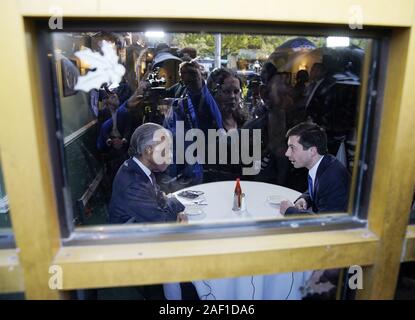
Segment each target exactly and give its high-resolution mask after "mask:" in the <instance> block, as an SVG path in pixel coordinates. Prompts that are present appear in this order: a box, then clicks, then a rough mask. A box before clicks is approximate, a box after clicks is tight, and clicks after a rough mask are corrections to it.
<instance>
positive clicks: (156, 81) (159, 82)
mask: <svg viewBox="0 0 415 320" xmlns="http://www.w3.org/2000/svg"><path fill="white" fill-rule="evenodd" d="M159 73H160V68H159V67H157V68H154V70H153V71H152V72H150V73H149V75H148V77H147V81H148V82H149V83H150V88H151V89H153V88H158V87H165V85H166V79H164V77H160V74H159Z"/></svg>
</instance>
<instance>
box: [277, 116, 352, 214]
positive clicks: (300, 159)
mask: <svg viewBox="0 0 415 320" xmlns="http://www.w3.org/2000/svg"><path fill="white" fill-rule="evenodd" d="M286 137H287V138H288V149H287V152H286V153H285V155H286V156H287V157H288V159H289V160H290V161H291V163H292V164H293V166H294V167H295V168H303V167H305V168H307V169H308V170H309V171H308V190H307V192H305V193H303V194H302V195H301V196H300V197H299V198H298V199H297V200H296V201H295V203H294V204H293V203H291V202H290V201H282V202H281V206H280V212H281V213H282V214H296V213H306V212H314V213H321V212H339V211H340V212H342V211H346V210H347V203H348V196H349V185H350V175H349V173H348V171H347V170H346V168H345V167H344V166H343V165H342V164H341V163H340V162H339V161H338V160H337V159H336V158H335V157H333V156H332V155H329V154H327V136H326V133H325V131H324V129H323V128H321V127H319V126H318V125H316V124H314V123H306V122H303V123H300V124H298V125H296V126H295V127H293V128H291V129H290V130H288V132H287V135H286Z"/></svg>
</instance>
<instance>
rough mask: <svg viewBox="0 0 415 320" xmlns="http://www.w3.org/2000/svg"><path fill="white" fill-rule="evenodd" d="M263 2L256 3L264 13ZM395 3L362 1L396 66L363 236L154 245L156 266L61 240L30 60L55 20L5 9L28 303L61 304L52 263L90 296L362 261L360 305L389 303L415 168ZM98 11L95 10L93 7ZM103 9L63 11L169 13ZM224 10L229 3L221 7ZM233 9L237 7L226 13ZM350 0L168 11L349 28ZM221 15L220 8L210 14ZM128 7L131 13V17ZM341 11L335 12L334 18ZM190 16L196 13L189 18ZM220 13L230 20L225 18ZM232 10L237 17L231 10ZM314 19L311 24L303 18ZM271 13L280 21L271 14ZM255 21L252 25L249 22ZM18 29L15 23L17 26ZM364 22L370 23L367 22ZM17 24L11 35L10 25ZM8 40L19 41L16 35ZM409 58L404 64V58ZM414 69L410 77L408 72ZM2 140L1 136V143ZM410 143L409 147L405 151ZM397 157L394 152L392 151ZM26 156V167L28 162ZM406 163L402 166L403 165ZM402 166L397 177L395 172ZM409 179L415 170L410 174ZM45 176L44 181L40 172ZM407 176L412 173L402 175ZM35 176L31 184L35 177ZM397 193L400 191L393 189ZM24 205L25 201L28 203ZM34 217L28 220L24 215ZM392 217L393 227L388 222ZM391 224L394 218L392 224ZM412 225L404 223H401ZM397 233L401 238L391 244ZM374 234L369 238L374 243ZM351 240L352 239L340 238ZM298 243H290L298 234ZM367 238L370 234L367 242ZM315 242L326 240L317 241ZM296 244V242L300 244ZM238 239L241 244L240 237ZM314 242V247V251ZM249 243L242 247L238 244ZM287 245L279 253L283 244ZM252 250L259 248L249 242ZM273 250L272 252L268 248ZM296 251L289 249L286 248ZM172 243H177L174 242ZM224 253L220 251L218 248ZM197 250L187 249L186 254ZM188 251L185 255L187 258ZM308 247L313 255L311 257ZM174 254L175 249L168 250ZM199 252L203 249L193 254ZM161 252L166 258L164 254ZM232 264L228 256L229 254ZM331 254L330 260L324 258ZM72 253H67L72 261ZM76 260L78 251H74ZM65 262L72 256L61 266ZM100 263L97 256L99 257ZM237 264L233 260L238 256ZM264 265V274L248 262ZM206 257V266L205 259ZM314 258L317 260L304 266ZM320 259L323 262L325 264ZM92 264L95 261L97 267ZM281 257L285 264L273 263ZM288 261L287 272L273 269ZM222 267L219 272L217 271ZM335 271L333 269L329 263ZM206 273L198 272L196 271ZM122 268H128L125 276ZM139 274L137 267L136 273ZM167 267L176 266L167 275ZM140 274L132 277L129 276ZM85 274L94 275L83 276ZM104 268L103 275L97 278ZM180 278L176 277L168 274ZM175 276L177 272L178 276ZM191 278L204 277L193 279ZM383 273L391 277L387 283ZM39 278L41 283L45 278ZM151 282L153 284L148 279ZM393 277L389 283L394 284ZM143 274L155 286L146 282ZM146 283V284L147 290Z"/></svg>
mask: <svg viewBox="0 0 415 320" xmlns="http://www.w3.org/2000/svg"><path fill="white" fill-rule="evenodd" d="M265 2H266V1H264V2H261V3H259V5H261V4H262V5H266V4H265ZM398 2H399V4H396V7H395V9H396V14H395V15H391V14H390V12H389V10H388V6H386V5H384V6H380V5H379V4H378V3H376V4H375V3H373V2H372V3H371V2H370V1H362V3H363V4H362V5H363V7H364V9H365V12H366V13H367V20H366V21H367V24H368V25H377V26H388V27H391V28H392V35H391V44H390V49H389V51H388V55H389V61H392V63H389V64H388V67H387V74H388V75H389V76H388V77H387V79H386V84H385V98H384V105H386V106H387V108H384V110H383V114H382V121H381V124H380V127H379V132H380V134H379V142H378V152H377V154H376V160H375V168H374V181H373V182H372V187H371V194H370V199H369V203H368V212H369V215H368V226H367V228H364V229H356V230H346V231H321V232H311V233H302V234H301V235H302V237H301V241H298V240H297V241H294V242H292V240H294V239H292V238H291V237H290V235H288V234H282V235H273V236H257V237H256V238H255V240H257V241H255V243H254V244H252V246H253V247H252V246H251V247H249V248H246V249H244V248H242V249H241V251H239V252H236V251H235V248H234V247H232V243H229V241H226V240H224V241H225V242H226V243H227V248H226V249H227V250H228V251H226V250H225V251H222V252H219V251H218V250H219V249H218V246H217V245H218V244H219V243H218V242H217V241H218V240H197V241H194V242H192V244H191V245H190V246H189V243H188V242H186V241H177V242H176V243H175V245H177V246H178V249H179V250H178V253H176V254H175V255H173V254H172V253H171V252H170V251H171V247H170V248H169V246H168V245H167V244H166V243H161V244H157V245H155V244H153V245H152V246H153V247H152V250H156V251H157V250H159V255H158V257H157V258H153V259H151V258H150V259H147V258H142V257H141V258H140V257H139V256H137V251H136V249H137V248H138V247H139V246H140V245H138V244H132V245H103V246H92V245H91V246H80V247H76V248H75V249H76V250H78V251H77V253H76V255H77V257H74V256H72V258H71V253H70V252H69V249H70V248H69V247H62V246H61V235H60V232H59V224H58V218H57V216H58V214H57V212H58V205H57V203H56V202H57V200H56V198H55V194H54V192H53V179H52V174H51V172H50V168H51V166H52V164H51V163H50V159H49V157H48V154H49V150H50V146H49V145H48V144H45V143H44V141H47V139H46V138H47V134H46V132H45V122H44V119H43V111H42V110H43V109H42V107H41V106H42V99H41V97H40V87H39V82H38V81H37V75H39V74H40V72H39V69H38V68H37V65H36V57H33V52H36V50H35V51H33V49H35V48H36V45H37V43H36V39H35V38H34V30H35V28H34V26H33V21H32V19H31V18H33V17H34V16H43V17H47V16H48V14H49V13H48V9H49V8H48V6H47V4H46V3H40V4H36V6H35V5H34V4H33V3H29V2H20V1H19V2H18V1H9V2H6V4H5V8H4V9H5V10H4V12H6V13H7V15H5V19H2V20H1V26H2V31H1V32H2V33H4V34H5V35H7V36H6V37H5V38H7V39H10V43H11V45H12V47H14V48H15V49H16V50H17V55H16V52H13V53H10V52H2V53H1V55H0V56H1V57H2V58H3V59H1V60H0V61H2V63H3V61H14V59H15V60H17V61H19V64H17V65H15V68H14V70H11V69H10V68H4V70H5V77H6V78H9V79H15V80H16V82H17V83H18V84H20V86H16V87H19V88H20V89H26V90H23V93H21V94H20V96H19V95H15V99H10V105H9V106H11V107H15V109H16V110H13V108H11V109H10V110H8V115H9V118H8V119H7V120H8V121H5V120H0V121H1V122H0V123H1V125H0V130H1V131H0V133H1V134H0V139H1V140H0V142H1V146H2V152H3V154H4V156H3V154H2V159H3V164H4V168H3V169H4V174H5V183H6V188H7V190H8V193H9V195H10V204H11V215H12V219H13V221H14V225H13V230H14V233H15V237H16V242H17V245H18V247H19V249H20V252H19V256H20V257H21V261H22V262H21V265H22V269H23V277H24V281H25V286H26V297H27V298H29V299H30V298H58V297H59V296H60V292H59V291H56V290H50V289H49V288H48V286H47V283H48V277H49V275H48V274H47V273H46V272H45V271H44V270H45V268H47V267H48V266H49V265H50V264H53V263H56V262H59V263H62V266H63V269H64V274H65V276H64V288H63V289H64V290H65V289H68V288H86V287H91V285H93V286H101V285H105V286H106V285H127V284H139V283H157V282H163V281H167V280H169V281H174V280H192V279H194V278H195V277H196V276H202V277H205V276H206V277H212V276H213V275H214V274H211V273H209V271H210V270H212V268H213V267H214V266H215V265H219V266H220V270H219V274H215V276H216V275H218V276H236V275H242V274H255V273H266V272H267V273H273V272H282V270H285V269H284V268H290V270H287V271H297V270H298V271H300V270H303V268H305V267H310V268H313V269H318V268H325V267H342V266H347V265H351V264H355V263H362V264H363V265H367V266H368V267H367V268H366V269H365V278H367V281H368V282H367V283H365V284H367V286H366V285H365V290H363V291H362V294H361V295H360V297H371V298H376V297H378V298H388V297H391V296H392V295H393V292H394V286H395V281H394V279H393V275H394V274H397V272H396V268H397V265H398V264H399V258H400V250H401V248H402V240H403V237H404V233H405V232H404V231H405V230H406V224H407V220H408V216H409V212H406V211H405V210H404V209H405V208H406V207H407V206H406V204H407V203H409V201H410V200H409V199H411V198H412V191H413V181H414V179H413V178H414V170H408V169H407V168H411V169H413V168H412V166H413V161H411V160H412V159H411V157H410V155H405V154H404V153H403V152H402V151H405V150H411V147H412V149H413V148H414V147H415V145H414V144H415V143H414V142H413V141H407V140H406V139H405V137H407V136H410V133H411V128H413V127H414V120H413V117H411V115H412V114H413V111H412V110H411V109H410V108H411V106H412V105H413V102H414V94H413V93H412V91H413V89H412V88H413V87H414V84H415V78H414V75H413V72H412V74H411V72H410V70H413V67H414V66H415V57H414V56H413V55H411V54H409V53H412V52H413V50H415V35H414V31H413V30H414V26H415V22H414V21H413V18H412V16H411V14H412V12H413V11H414V7H413V4H412V3H408V2H407V1H403V0H401V1H398ZM94 3H95V4H96V3H97V2H94ZM99 3H100V4H101V6H100V9H99V11H98V12H96V11H95V8H96V7H94V4H91V3H90V4H88V5H87V6H88V7H86V8H85V7H84V8H71V7H70V2H67V3H64V5H65V10H67V11H66V13H68V14H69V15H71V16H75V17H88V16H97V17H109V18H111V17H112V18H121V17H122V16H124V15H125V16H129V17H136V18H140V17H141V18H142V17H149V16H150V17H165V16H168V15H169V12H168V11H167V9H168V8H169V7H168V6H167V5H166V6H160V7H157V10H155V8H154V7H152V6H151V4H145V3H140V7H141V8H138V7H137V3H136V2H134V1H128V0H123V1H121V3H120V2H117V5H116V6H115V4H111V3H110V1H99ZM184 4H187V5H189V6H188V7H187V8H193V7H192V6H191V5H190V1H184ZM223 5H225V4H223ZM229 5H234V7H233V8H234V9H235V8H237V7H238V6H235V3H233V2H232V1H230V2H229V3H226V6H229ZM301 5H303V6H304V8H306V9H307V8H309V9H312V8H311V7H310V6H312V4H309V3H308V2H307V1H302V2H301ZM348 5H349V2H348V1H339V2H336V3H332V2H330V1H324V4H323V5H321V10H319V11H318V12H315V11H313V10H298V6H299V4H298V3H296V4H295V5H294V4H292V3H284V4H280V7H279V8H278V9H279V10H266V11H265V15H262V16H259V14H258V13H256V12H253V13H252V15H250V12H249V11H245V10H247V9H248V8H241V9H239V10H235V12H234V13H232V14H229V15H223V14H222V13H219V12H214V11H213V9H209V10H207V11H205V12H202V13H200V12H198V11H197V10H196V9H190V11H187V12H184V11H183V10H176V11H175V12H173V13H171V14H173V15H175V16H176V17H180V16H181V15H182V16H185V17H186V16H193V17H195V18H199V19H201V18H206V17H209V18H211V19H215V18H216V19H225V20H249V19H251V20H257V21H260V20H266V19H269V20H270V21H284V22H292V23H298V22H314V23H316V24H321V25H324V24H326V25H327V24H330V23H338V24H340V23H347V17H343V16H342V15H339V14H338V13H336V14H332V15H330V14H328V13H329V12H331V11H330V10H333V12H338V11H341V10H340V9H342V8H343V9H345V11H347V8H348V7H347V6H348ZM212 7H213V8H215V6H212ZM122 8H129V9H128V10H126V9H122ZM131 8H135V9H140V10H137V11H135V12H145V14H134V13H132V12H134V10H131ZM336 9H337V10H338V11H336ZM192 10H193V11H192ZM220 12H224V11H223V10H221V11H220ZM229 12H232V11H231V10H230V11H229ZM309 12H313V16H312V17H311V18H310V17H308V16H307V14H306V13H309ZM271 14H273V15H274V16H272V15H271ZM248 16H250V17H251V18H249V19H248V18H246V17H248ZM16 21H18V22H17V25H16ZM365 23H366V22H365ZM11 26H13V27H11ZM10 35H13V36H12V37H10ZM402 53H403V55H404V56H402ZM406 71H407V72H406ZM16 92H18V91H17V88H10V92H9V93H7V94H8V95H10V94H11V93H16ZM22 111H23V112H25V114H26V116H27V117H25V118H23V119H21V117H19V115H20V113H21V112H22ZM19 121H20V126H22V130H23V132H22V133H21V134H19V135H18V136H16V137H15V139H14V140H13V141H11V140H10V139H6V138H9V137H10V135H9V134H8V130H13V128H15V127H18V123H19ZM3 137H4V138H3ZM27 144H28V145H29V147H27V148H26V149H25V150H19V146H21V145H27ZM408 144H409V145H408ZM391 150H393V151H394V152H391ZM27 158H29V159H27ZM399 164H400V166H399ZM395 165H397V169H396V170H393V169H394V166H395ZM408 171H409V172H408ZM40 173H41V174H40ZM404 173H406V175H405V176H404ZM15 176H19V177H20V178H22V179H26V180H28V181H31V182H30V183H28V184H26V185H20V184H18V183H17V182H14V181H15V180H14V179H12V177H15ZM28 178H29V179H28ZM407 189H408V190H407ZM396 190H399V191H396ZM390 192H392V194H393V195H394V197H393V199H392V200H391V201H388V199H387V195H388V194H389V193H390ZM22 198H25V200H26V201H22V200H21V199H22ZM28 211H29V212H31V213H32V215H33V216H27V214H26V213H27V212H28ZM390 216H392V217H393V218H396V219H392V218H390ZM387 217H388V219H387ZM404 218H405V219H406V220H405V221H404V222H403V219H404ZM359 232H360V233H359ZM395 233H397V234H398V235H399V236H394V235H395ZM373 234H374V235H375V236H373V238H372V235H373ZM342 235H343V236H345V237H346V236H347V237H350V238H347V239H346V238H344V237H343V238H342ZM291 236H292V235H291ZM365 236H366V237H367V236H369V237H370V240H367V238H365ZM317 237H318V239H319V242H318V241H317ZM297 238H299V237H297ZM238 239H239V240H241V238H238ZM242 239H243V240H245V241H249V240H252V238H250V237H246V238H242ZM312 239H314V242H313V241H311V243H308V242H309V241H310V240H312ZM34 240H36V241H37V244H38V245H37V246H36V247H33V241H34ZM200 241H204V242H203V245H204V246H205V250H204V251H203V252H202V253H201V252H200V251H199V252H197V249H198V245H201V244H202V243H201V242H200ZM241 241H242V240H241ZM281 241H282V243H284V241H286V242H285V246H284V245H281V246H278V245H277V244H278V243H281ZM251 242H252V241H251ZM267 243H271V247H269V246H267V245H266V244H267ZM288 244H290V245H288ZM170 245H171V244H170ZM220 245H221V246H222V243H221V244H220ZM189 247H190V248H189ZM186 248H187V250H185V249H186ZM310 248H311V249H310ZM328 248H330V250H329V252H330V254H334V256H336V257H337V258H340V257H342V258H341V259H335V260H331V261H330V262H329V263H328V262H327V261H324V260H321V258H324V257H327V249H328ZM119 249H125V250H126V252H127V251H128V255H127V256H123V257H121V258H120V259H116V257H117V252H119V251H118V250H119ZM169 249H170V251H169ZM195 249H196V250H195ZM163 250H164V251H163ZM232 252H233V254H230V256H231V258H232V259H230V258H228V257H227V255H228V254H229V253H232ZM325 252H326V255H324V253H325ZM103 253H109V254H111V253H112V254H114V258H107V259H99V255H100V254H103ZM68 254H69V255H68ZM73 254H75V253H73ZM359 254H367V257H368V258H366V259H362V260H364V261H361V260H359ZM62 257H65V259H64V260H65V261H63V259H62ZM94 257H95V258H94ZM236 257H237V258H239V259H234V258H236ZM258 257H260V260H259V261H260V262H262V264H261V266H264V267H263V268H258V266H254V265H252V263H249V260H250V259H251V260H255V258H258ZM201 258H203V259H201ZM308 258H310V262H307V263H308V264H306V263H305V261H306V260H307V259H308ZM318 258H320V260H319V259H318ZM94 259H95V260H94ZM276 259H281V260H276ZM273 261H274V262H275V261H284V263H281V264H275V263H272V262H273ZM220 263H222V264H220ZM328 264H329V265H328ZM149 266H153V268H154V267H155V266H156V267H158V266H161V267H162V268H160V270H159V271H157V272H155V273H154V269H151V270H150V271H151V272H150V271H147V270H145V269H143V268H142V267H149ZM199 266H200V267H201V268H200V269H198V267H199ZM121 267H122V269H121ZM133 267H134V268H133ZM167 267H169V268H167ZM131 268H133V269H131ZM85 270H87V272H84V271H85ZM97 270H98V271H97ZM116 270H118V271H117V272H120V270H125V271H131V270H134V273H133V274H131V275H129V273H128V272H127V273H125V274H124V273H123V278H122V279H121V278H117V279H114V280H113V281H112V280H111V279H110V278H111V273H110V271H116ZM166 270H175V272H171V274H170V275H169V274H166V273H165V272H164V273H162V272H161V271H166ZM176 270H177V271H176ZM190 270H192V271H193V270H200V271H197V272H198V274H196V273H191V272H190ZM385 270H388V272H386V273H387V274H388V277H385V275H384V274H386V273H385ZM39 274H41V275H42V276H40V277H39V276H38V275H39ZM151 274H153V276H151ZM391 275H392V276H391ZM146 276H148V279H147V280H146V278H145V277H146ZM146 281H147V282H146Z"/></svg>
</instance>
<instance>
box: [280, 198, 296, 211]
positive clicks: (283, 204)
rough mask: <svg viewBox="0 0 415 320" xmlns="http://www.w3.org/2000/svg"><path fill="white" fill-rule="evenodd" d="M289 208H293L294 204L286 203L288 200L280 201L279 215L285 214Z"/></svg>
mask: <svg viewBox="0 0 415 320" xmlns="http://www.w3.org/2000/svg"><path fill="white" fill-rule="evenodd" d="M290 207H294V204H293V203H292V202H291V201H288V200H284V201H281V204H280V213H281V214H285V211H287V209H288V208H290Z"/></svg>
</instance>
